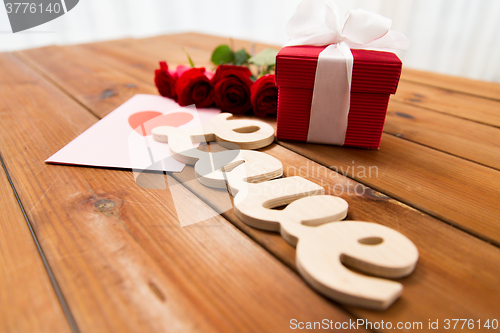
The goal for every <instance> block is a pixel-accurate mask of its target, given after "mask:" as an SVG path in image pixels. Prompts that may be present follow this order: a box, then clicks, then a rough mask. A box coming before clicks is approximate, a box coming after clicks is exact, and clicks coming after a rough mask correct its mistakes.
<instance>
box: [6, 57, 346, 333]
mask: <svg viewBox="0 0 500 333" xmlns="http://www.w3.org/2000/svg"><path fill="white" fill-rule="evenodd" d="M0 58H1V61H0V75H1V77H2V78H3V80H4V82H6V81H7V82H9V84H8V85H5V88H4V89H2V90H1V91H0V100H1V101H2V111H3V112H5V114H6V115H8V116H7V117H4V119H5V121H2V122H1V123H0V147H2V155H3V156H4V159H5V162H6V165H7V168H8V170H9V172H10V173H11V175H12V177H13V180H14V185H15V186H16V188H17V189H18V191H19V193H20V196H21V200H22V202H23V205H24V206H25V208H26V209H27V211H28V216H29V218H30V220H31V221H32V223H33V225H34V227H35V231H36V233H37V235H38V238H39V239H40V241H41V245H42V247H43V249H44V251H45V253H46V255H47V258H48V260H49V262H50V264H51V266H52V267H53V270H54V273H55V275H56V277H57V278H58V280H59V281H60V285H61V289H62V291H63V293H64V295H65V297H66V299H67V301H68V304H69V306H70V307H71V309H72V311H73V313H74V315H75V319H76V321H77V323H78V325H79V328H80V330H81V331H82V332H112V331H115V332H140V331H151V332H156V331H157V332H165V331H169V332H175V331H179V332H187V331H203V332H235V331H238V332H239V331H268V332H277V331H282V330H284V329H287V328H288V327H289V321H290V319H291V318H297V319H298V320H299V321H320V320H322V319H323V318H329V319H331V320H334V321H346V320H347V321H349V319H352V318H353V317H351V316H349V315H347V314H346V313H345V312H344V311H343V310H341V309H339V308H338V307H337V306H335V305H334V304H332V303H330V302H328V301H326V300H325V299H323V298H322V297H320V296H319V295H317V294H316V293H314V292H313V291H312V290H311V289H310V288H309V287H308V286H306V285H305V283H304V282H303V281H302V280H301V279H300V278H299V277H298V276H297V275H296V274H295V273H293V272H291V271H290V270H289V269H287V268H286V266H284V265H282V264H281V263H280V262H279V261H277V260H276V259H275V258H273V257H272V256H271V255H269V253H267V252H266V251H264V250H263V249H262V248H261V247H260V246H258V245H256V244H255V243H254V242H252V241H251V240H250V239H248V238H247V237H246V236H244V235H243V234H242V233H241V232H239V231H238V230H237V229H235V228H234V227H233V226H232V225H231V224H230V223H228V222H227V221H226V220H224V219H223V218H221V217H218V216H217V214H216V213H215V212H214V211H212V210H211V209H210V208H209V207H207V206H205V205H204V204H203V203H202V202H201V201H198V200H197V199H196V197H194V196H193V195H192V194H191V193H190V192H188V191H184V192H181V194H179V195H180V197H178V199H180V200H179V201H178V202H181V203H183V204H181V206H174V202H173V201H172V198H171V196H169V194H168V191H164V190H160V191H158V190H149V189H141V188H140V187H138V186H136V184H135V182H134V178H133V175H132V173H131V172H130V171H117V170H108V169H95V168H78V167H65V166H55V165H46V164H44V163H43V160H44V159H45V158H46V157H48V156H50V155H51V154H52V153H54V152H55V151H57V149H59V148H60V147H61V146H62V145H64V144H65V143H67V142H69V141H70V140H71V139H73V138H74V137H75V135H78V134H79V133H81V132H82V131H83V130H85V129H86V128H88V127H89V126H90V125H91V124H93V123H95V121H97V119H96V118H95V117H94V116H93V115H92V114H91V113H89V112H88V111H86V110H85V109H83V108H82V107H81V106H79V105H78V104H77V103H75V102H74V101H73V100H71V99H70V98H69V97H68V96H66V95H64V94H63V93H61V92H60V91H58V90H57V89H56V88H55V87H53V86H51V85H50V84H48V83H47V82H45V81H44V80H43V79H42V78H41V77H40V76H38V75H36V74H34V73H33V72H32V71H31V70H29V69H28V68H27V67H25V66H23V65H22V64H21V63H20V62H19V61H18V60H16V59H15V58H14V57H12V56H8V55H2V56H0ZM27 87H29V91H30V94H29V98H26V88H27ZM41 110H43V111H41ZM179 209H181V210H184V211H187V212H190V213H191V214H192V213H194V212H196V213H198V214H200V215H201V216H214V215H215V217H213V218H211V219H209V220H207V221H205V222H204V223H200V224H197V225H195V226H192V227H185V228H180V227H179V225H178V222H177V219H176V210H177V211H179ZM297 300H300V301H297Z"/></svg>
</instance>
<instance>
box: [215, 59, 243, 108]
mask: <svg viewBox="0 0 500 333" xmlns="http://www.w3.org/2000/svg"><path fill="white" fill-rule="evenodd" d="M250 76H252V73H251V72H250V70H249V69H248V68H246V67H242V66H233V65H219V67H218V68H217V71H216V72H215V76H214V78H213V83H214V98H215V105H216V106H217V107H218V108H219V109H221V110H222V111H227V112H231V113H234V114H243V113H245V112H247V111H249V110H251V109H252V104H251V103H250V87H251V86H252V84H253V81H252V80H251V79H250Z"/></svg>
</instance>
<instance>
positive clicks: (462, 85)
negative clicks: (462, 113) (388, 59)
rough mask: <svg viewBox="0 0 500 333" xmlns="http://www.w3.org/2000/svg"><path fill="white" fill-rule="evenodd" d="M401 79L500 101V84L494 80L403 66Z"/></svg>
mask: <svg viewBox="0 0 500 333" xmlns="http://www.w3.org/2000/svg"><path fill="white" fill-rule="evenodd" d="M401 80H403V81H411V82H415V83H421V84H425V85H428V86H431V87H439V88H443V89H447V90H453V91H458V92H461V93H464V94H467V95H475V96H478V97H484V98H489V99H494V100H497V101H500V84H498V83H494V82H485V81H479V80H471V79H467V78H463V77H458V76H450V75H443V74H439V73H432V72H426V71H421V70H416V69H412V68H407V67H404V68H403V72H402V73H401Z"/></svg>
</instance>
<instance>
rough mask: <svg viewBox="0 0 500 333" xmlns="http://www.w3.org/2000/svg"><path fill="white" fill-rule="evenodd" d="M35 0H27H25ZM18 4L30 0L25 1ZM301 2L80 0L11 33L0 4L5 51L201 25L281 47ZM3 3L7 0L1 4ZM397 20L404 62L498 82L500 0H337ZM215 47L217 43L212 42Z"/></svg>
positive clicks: (1, 45)
mask: <svg viewBox="0 0 500 333" xmlns="http://www.w3.org/2000/svg"><path fill="white" fill-rule="evenodd" d="M26 1H29V0H26ZM19 2H25V1H24V0H23V1H19ZM299 2H300V0H182V1H181V0H177V1H173V0H80V3H79V4H78V5H77V6H76V7H75V8H74V9H73V10H71V11H70V12H68V13H67V14H66V15H64V16H62V17H59V18H57V19H55V20H54V21H51V22H48V23H46V24H44V25H41V26H38V27H35V28H32V29H30V30H28V31H26V32H19V33H16V34H12V32H11V28H10V25H9V22H8V18H7V14H6V11H5V7H4V6H3V5H2V6H1V7H0V51H10V50H19V49H25V48H32V47H38V46H43V45H49V44H76V43H84V42H91V41H99V40H109V39H118V38H123V37H146V36H154V35H159V34H166V33H176V32H184V31H197V32H203V33H207V34H214V35H220V36H227V37H233V38H244V39H249V40H253V41H260V42H267V43H271V44H276V45H282V44H284V43H285V42H286V40H287V36H286V34H285V32H284V30H285V25H286V23H287V21H288V19H289V18H290V17H291V16H292V14H293V12H294V11H295V8H296V7H297V5H298V3H299ZM0 3H1V2H0ZM337 3H338V5H339V7H340V8H341V9H342V11H345V10H347V9H355V8H363V9H366V10H370V11H373V12H377V13H380V14H382V15H384V16H386V17H389V18H391V19H392V20H393V29H394V30H398V31H400V32H403V33H404V34H405V35H406V36H407V37H409V38H410V40H411V43H412V44H411V47H410V49H409V50H408V51H406V52H404V53H398V54H399V55H400V56H401V58H402V60H403V63H404V65H405V66H407V67H412V68H417V69H423V70H428V71H435V72H440V73H445V74H450V75H457V76H464V77H469V78H474V79H481V80H486V81H495V82H500V0H337ZM214 47H215V45H214Z"/></svg>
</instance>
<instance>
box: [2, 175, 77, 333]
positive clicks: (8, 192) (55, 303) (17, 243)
mask: <svg viewBox="0 0 500 333" xmlns="http://www.w3.org/2000/svg"><path fill="white" fill-rule="evenodd" d="M0 198H1V200H0V221H1V222H0V267H1V268H2V271H1V273H0V309H1V310H0V331H2V332H71V329H70V327H69V325H68V321H67V320H66V317H65V316H64V312H63V311H62V308H61V304H60V303H59V300H58V298H57V296H56V293H55V292H54V289H53V287H52V284H51V282H50V279H49V276H48V275H47V271H46V270H45V266H44V265H43V262H42V259H41V257H40V254H39V253H38V250H37V248H36V246H35V243H34V241H33V237H32V236H31V233H30V230H29V228H28V225H27V224H26V221H25V219H24V216H23V214H22V212H21V209H20V207H19V204H18V202H17V200H16V198H15V196H14V192H13V191H12V188H11V186H10V183H9V181H8V180H7V175H6V174H5V172H4V170H3V168H2V166H1V165H0Z"/></svg>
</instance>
